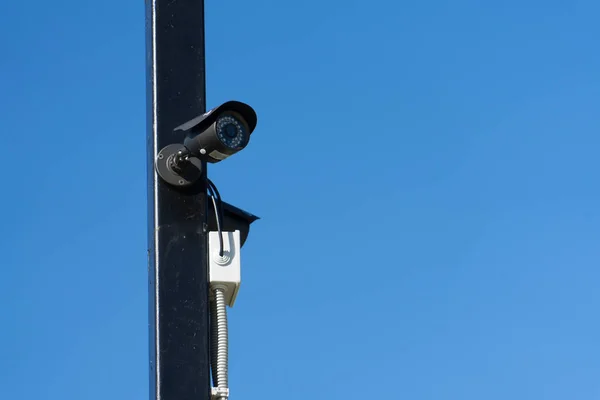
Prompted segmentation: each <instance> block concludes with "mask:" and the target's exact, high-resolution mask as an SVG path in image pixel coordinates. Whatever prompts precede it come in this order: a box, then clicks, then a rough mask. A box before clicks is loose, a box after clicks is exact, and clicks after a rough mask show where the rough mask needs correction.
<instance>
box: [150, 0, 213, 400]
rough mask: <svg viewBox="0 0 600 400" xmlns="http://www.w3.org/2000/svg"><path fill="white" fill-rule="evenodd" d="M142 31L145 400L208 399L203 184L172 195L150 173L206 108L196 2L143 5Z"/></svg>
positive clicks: (200, 13)
mask: <svg viewBox="0 0 600 400" xmlns="http://www.w3.org/2000/svg"><path fill="white" fill-rule="evenodd" d="M146 34H147V38H146V44H147V51H146V57H147V59H146V62H147V74H148V83H147V84H148V87H147V98H148V132H147V152H148V211H149V213H148V243H149V251H148V263H149V266H148V273H149V284H150V288H149V289H150V290H149V294H150V296H149V311H150V315H149V319H150V321H149V331H150V332H149V334H150V399H151V400H159V399H161V400H209V399H210V372H209V371H210V364H209V354H208V351H209V342H208V340H209V338H208V331H209V329H208V321H209V318H208V282H207V254H206V246H207V242H206V234H205V229H206V226H207V225H206V209H207V207H206V206H207V201H206V200H207V199H206V186H205V183H204V180H203V179H202V180H201V182H200V183H199V185H196V186H195V188H192V189H187V190H186V191H180V190H179V189H178V188H174V187H171V186H169V185H168V184H166V183H164V182H163V181H162V180H161V179H160V178H159V177H158V176H157V174H156V172H155V168H154V160H155V157H156V155H157V153H158V151H160V149H161V148H163V147H164V146H166V145H168V144H171V143H182V142H183V138H182V137H179V136H177V134H175V133H174V132H173V129H174V128H176V127H177V126H179V125H180V124H182V123H184V122H186V121H187V120H189V119H191V118H193V117H195V116H197V115H198V114H201V113H203V112H204V111H205V108H206V103H205V64H204V1H203V0H146ZM203 171H204V174H206V165H204V168H203Z"/></svg>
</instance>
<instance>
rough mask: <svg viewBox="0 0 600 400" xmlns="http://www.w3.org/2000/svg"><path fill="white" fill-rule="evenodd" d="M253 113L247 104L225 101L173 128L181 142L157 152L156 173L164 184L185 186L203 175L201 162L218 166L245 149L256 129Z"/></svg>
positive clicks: (255, 119) (254, 113) (255, 118)
mask: <svg viewBox="0 0 600 400" xmlns="http://www.w3.org/2000/svg"><path fill="white" fill-rule="evenodd" d="M256 123H257V117H256V112H255V111H254V109H253V108H252V107H250V106H249V105H248V104H245V103H242V102H240V101H228V102H226V103H223V104H221V105H220V106H218V107H215V108H213V109H212V110H209V111H208V112H206V113H204V114H202V115H199V116H197V117H195V118H193V119H191V120H189V121H188V122H186V123H184V124H183V125H180V126H178V127H177V128H175V129H174V131H175V132H177V133H181V132H183V133H184V136H185V139H184V140H183V143H176V144H170V145H168V146H166V147H164V148H163V149H161V151H160V152H159V153H158V155H157V158H156V170H157V172H158V175H159V176H160V177H161V178H162V179H164V180H165V181H166V182H167V183H170V184H171V185H175V186H181V187H183V186H188V185H191V184H192V183H194V182H195V181H197V180H198V179H199V178H200V176H201V175H202V162H203V161H205V162H209V163H218V162H220V161H223V160H224V159H226V158H227V157H229V156H231V155H233V154H235V153H237V152H238V151H240V150H242V149H244V148H245V147H246V146H247V145H248V143H249V141H250V135H251V134H252V132H253V131H254V128H256Z"/></svg>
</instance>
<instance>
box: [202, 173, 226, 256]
mask: <svg viewBox="0 0 600 400" xmlns="http://www.w3.org/2000/svg"><path fill="white" fill-rule="evenodd" d="M207 183H208V185H207V187H206V189H207V190H208V192H209V193H208V194H209V195H210V198H211V200H212V203H213V208H214V210H215V219H216V221H217V231H218V232H219V256H220V257H223V251H224V250H223V230H222V229H221V223H222V222H223V202H222V201H221V194H220V193H219V191H218V190H217V187H216V186H215V184H214V183H213V182H212V181H211V180H210V179H207ZM215 197H217V199H218V201H219V206H220V207H218V208H217V201H216V200H215Z"/></svg>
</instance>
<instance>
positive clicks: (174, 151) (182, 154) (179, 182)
mask: <svg viewBox="0 0 600 400" xmlns="http://www.w3.org/2000/svg"><path fill="white" fill-rule="evenodd" d="M187 153H189V152H188V149H187V148H186V147H185V146H184V145H182V144H178V143H174V144H170V145H168V146H165V147H163V148H162V149H161V150H160V151H159V152H158V155H157V156H156V160H155V163H154V165H155V167H156V172H157V173H158V176H160V177H161V178H162V179H163V180H164V181H165V182H167V183H168V184H170V185H173V186H178V187H186V186H190V185H192V184H194V183H195V182H196V181H198V180H199V179H200V178H201V177H202V161H201V160H200V159H198V158H196V157H194V156H192V155H189V154H187Z"/></svg>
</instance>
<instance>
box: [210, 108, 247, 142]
mask: <svg viewBox="0 0 600 400" xmlns="http://www.w3.org/2000/svg"><path fill="white" fill-rule="evenodd" d="M216 124H217V126H216V128H217V129H216V130H217V137H218V138H219V140H220V141H221V143H223V144H224V145H225V146H227V147H229V148H231V149H238V148H240V147H243V145H244V144H245V142H246V141H247V139H248V134H247V132H246V127H245V124H244V122H243V121H242V120H241V119H240V118H238V117H237V116H235V115H232V114H223V115H221V116H220V117H219V118H218V119H217V122H216Z"/></svg>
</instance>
